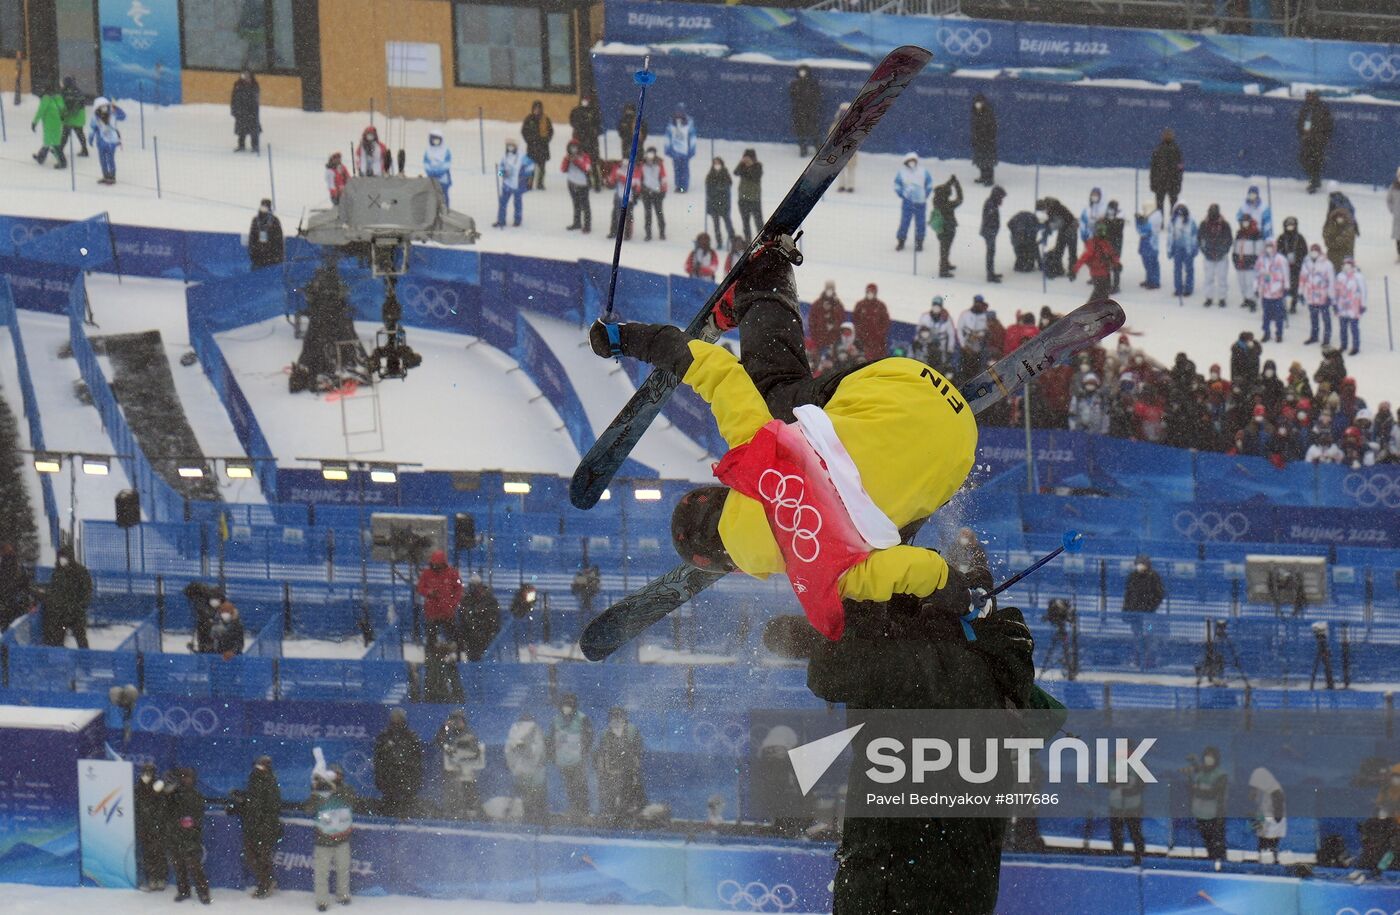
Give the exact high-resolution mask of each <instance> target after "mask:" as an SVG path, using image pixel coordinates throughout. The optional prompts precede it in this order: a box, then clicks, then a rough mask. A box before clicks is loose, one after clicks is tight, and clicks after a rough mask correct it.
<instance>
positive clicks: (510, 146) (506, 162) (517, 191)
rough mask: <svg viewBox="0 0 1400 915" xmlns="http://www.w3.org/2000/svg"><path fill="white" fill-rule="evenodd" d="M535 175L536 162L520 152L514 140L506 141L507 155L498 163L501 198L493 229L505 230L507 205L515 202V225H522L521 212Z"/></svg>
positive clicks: (492, 225)
mask: <svg viewBox="0 0 1400 915" xmlns="http://www.w3.org/2000/svg"><path fill="white" fill-rule="evenodd" d="M534 174H535V162H534V160H533V159H531V158H530V157H529V156H527V155H524V154H523V153H521V152H520V147H519V146H518V145H516V142H515V141H514V140H506V154H505V155H504V156H501V161H500V162H498V163H496V179H497V180H496V183H497V186H498V190H499V191H500V197H499V199H498V201H497V206H496V221H495V222H494V223H492V224H491V227H492V228H493V229H503V228H505V225H506V204H507V203H509V202H510V201H511V200H512V199H514V200H515V223H514V224H515V225H517V226H518V225H520V210H521V206H522V201H523V200H524V198H525V192H526V191H528V190H529V189H530V179H531V178H532V177H533V176H534Z"/></svg>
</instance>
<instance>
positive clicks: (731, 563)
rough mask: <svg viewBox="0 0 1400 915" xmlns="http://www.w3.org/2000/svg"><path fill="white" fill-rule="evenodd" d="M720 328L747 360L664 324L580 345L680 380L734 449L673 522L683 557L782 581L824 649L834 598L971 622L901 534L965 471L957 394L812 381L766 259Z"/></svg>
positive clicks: (951, 583) (883, 383)
mask: <svg viewBox="0 0 1400 915" xmlns="http://www.w3.org/2000/svg"><path fill="white" fill-rule="evenodd" d="M718 317H719V318H720V323H721V326H722V327H723V326H737V327H738V328H739V336H740V349H741V351H742V353H743V359H742V361H740V360H738V359H736V358H735V357H734V356H733V355H732V354H731V353H730V352H729V351H728V350H726V349H725V348H724V347H721V346H717V345H715V344H711V343H706V342H703V341H700V340H692V339H690V338H688V337H686V336H685V334H684V333H683V332H682V331H681V330H680V329H679V328H676V327H672V326H671V325H658V324H640V323H635V324H604V323H603V322H601V321H600V322H597V323H595V324H594V325H593V328H592V329H591V330H590V333H589V337H590V343H591V345H592V347H593V350H594V352H596V353H597V354H598V355H600V356H604V357H609V356H616V355H624V356H629V357H632V358H637V359H641V360H643V361H645V362H649V363H651V364H652V365H655V366H657V367H658V368H665V369H668V370H670V371H673V372H675V373H676V374H677V375H679V376H680V377H681V379H682V381H683V383H685V384H686V385H688V386H689V387H691V388H692V389H693V390H695V392H696V393H698V394H699V395H700V396H701V397H702V398H704V399H705V401H706V402H707V403H709V404H710V407H711V410H712V411H713V412H714V415H715V419H716V421H717V422H718V424H719V430H720V433H721V435H723V436H724V439H725V441H726V442H727V443H728V445H729V446H730V449H731V450H730V452H729V453H728V454H727V455H726V456H725V457H724V459H723V460H721V461H720V462H719V464H718V465H717V466H716V469H715V473H716V476H717V477H718V478H719V480H720V481H721V482H722V483H724V484H725V485H724V486H711V487H703V488H700V489H697V490H694V491H692V492H690V493H688V494H687V495H686V496H685V497H684V498H682V500H681V502H680V503H679V504H678V505H677V507H676V509H675V513H674V514H673V516H672V539H673V541H674V543H675V545H676V548H677V551H678V552H679V553H680V555H681V556H682V558H684V559H686V560H687V561H689V562H691V563H693V564H695V565H698V566H701V567H704V568H716V569H725V568H727V569H738V570H740V571H743V572H745V573H747V574H749V575H752V576H754V577H756V578H766V577H768V576H769V575H772V574H774V573H785V574H786V575H787V576H788V578H789V580H790V581H791V583H792V585H793V590H794V592H795V593H796V595H797V598H798V601H799V602H800V603H801V604H802V607H803V610H804V611H805V612H806V614H807V618H808V620H809V621H810V622H811V623H812V625H813V626H814V627H815V628H816V629H817V630H818V631H819V632H821V633H822V635H824V636H826V637H827V638H828V639H833V640H834V639H838V638H840V636H841V633H842V631H843V630H844V627H845V614H844V609H843V606H842V600H843V599H853V600H865V601H886V600H889V599H890V597H891V595H894V594H911V595H916V596H918V597H927V596H929V595H932V594H934V592H938V591H945V592H946V593H947V595H948V597H949V602H950V605H958V606H959V607H960V611H959V612H961V611H963V610H966V609H967V606H968V600H967V594H968V590H967V587H966V585H965V583H964V582H963V581H962V579H961V577H960V576H959V574H958V573H957V572H956V570H950V569H949V567H948V564H947V563H946V562H944V560H943V558H942V557H941V556H939V555H938V554H937V553H936V552H934V551H933V550H928V549H922V548H918V547H913V546H908V545H904V544H903V543H902V542H901V541H902V538H901V533H900V530H901V528H904V527H906V526H907V525H909V524H911V523H912V522H916V521H919V520H921V519H923V518H925V517H927V516H928V515H930V514H932V513H933V512H934V511H935V510H937V509H938V508H939V507H940V506H941V505H943V504H944V503H945V502H947V501H948V499H950V498H951V497H952V496H953V494H954V493H955V492H957V490H958V489H959V487H961V486H962V483H963V481H964V479H965V478H966V477H967V474H968V471H969V470H971V468H972V463H973V452H974V451H975V449H976V446H977V423H976V420H975V419H974V417H973V415H972V410H971V408H969V407H968V406H967V404H966V403H965V401H964V400H963V399H962V396H961V395H960V394H959V393H958V390H957V388H956V387H954V386H953V385H952V384H951V382H949V381H948V379H946V378H944V377H943V376H942V375H940V374H939V373H938V372H936V371H934V370H933V369H931V368H929V367H928V366H927V365H925V364H923V363H921V362H917V361H915V360H913V359H906V358H887V359H880V360H877V361H875V362H871V363H866V364H862V365H856V366H852V367H850V368H848V369H845V370H843V371H839V372H834V373H829V374H825V375H823V376H821V377H820V378H813V377H812V373H811V368H810V366H809V365H808V362H807V356H806V352H805V350H804V347H803V332H802V320H801V316H800V313H799V312H798V304H797V289H796V284H795V281H794V277H793V271H792V266H791V264H790V263H789V262H788V260H787V259H786V258H785V257H784V256H783V255H782V253H781V252H780V251H779V250H778V249H777V248H776V247H769V248H768V249H765V250H764V251H763V252H761V253H760V254H759V255H757V256H756V257H755V258H754V259H753V261H752V262H751V264H750V266H749V267H748V269H747V270H746V271H745V273H744V275H743V276H742V277H740V279H739V281H738V283H737V284H736V285H735V288H734V296H733V300H732V304H729V303H721V306H720V314H719V315H718ZM959 595H960V596H961V600H959Z"/></svg>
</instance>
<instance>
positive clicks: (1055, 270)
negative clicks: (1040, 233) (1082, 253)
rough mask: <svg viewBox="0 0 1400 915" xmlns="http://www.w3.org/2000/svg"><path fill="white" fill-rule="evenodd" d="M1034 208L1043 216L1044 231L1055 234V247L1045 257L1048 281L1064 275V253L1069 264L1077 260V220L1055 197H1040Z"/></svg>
mask: <svg viewBox="0 0 1400 915" xmlns="http://www.w3.org/2000/svg"><path fill="white" fill-rule="evenodd" d="M1035 208H1036V209H1037V210H1039V211H1040V212H1042V213H1044V214H1045V229H1046V231H1047V233H1048V232H1054V233H1055V247H1054V248H1052V249H1051V250H1050V251H1049V253H1048V254H1046V255H1045V275H1046V276H1047V277H1049V278H1050V279H1054V278H1055V277H1057V276H1064V275H1065V252H1066V251H1068V252H1069V262H1070V263H1071V264H1072V263H1074V262H1075V261H1076V260H1078V259H1079V252H1078V248H1079V220H1077V219H1075V218H1074V214H1073V213H1072V212H1070V209H1069V207H1067V206H1065V205H1064V204H1063V203H1061V202H1060V201H1059V199H1058V198H1056V197H1042V198H1041V199H1040V200H1037V201H1036V202H1035Z"/></svg>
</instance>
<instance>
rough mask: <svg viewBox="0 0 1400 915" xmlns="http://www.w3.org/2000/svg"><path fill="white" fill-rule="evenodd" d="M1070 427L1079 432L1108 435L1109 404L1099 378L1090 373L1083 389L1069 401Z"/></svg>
mask: <svg viewBox="0 0 1400 915" xmlns="http://www.w3.org/2000/svg"><path fill="white" fill-rule="evenodd" d="M1069 427H1070V428H1071V429H1073V430H1075V431H1078V432H1092V433H1094V434H1096V435H1107V434H1108V404H1107V403H1106V402H1105V398H1104V396H1103V392H1102V391H1101V390H1099V376H1098V375H1095V374H1094V373H1093V372H1089V373H1088V374H1087V375H1085V376H1084V381H1083V388H1082V390H1081V392H1080V393H1078V394H1075V395H1074V396H1073V397H1071V398H1070V401H1069Z"/></svg>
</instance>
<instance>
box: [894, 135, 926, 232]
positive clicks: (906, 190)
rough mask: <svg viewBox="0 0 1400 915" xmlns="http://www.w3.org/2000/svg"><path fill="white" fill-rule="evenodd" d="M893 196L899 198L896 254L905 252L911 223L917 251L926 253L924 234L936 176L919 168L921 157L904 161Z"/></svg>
mask: <svg viewBox="0 0 1400 915" xmlns="http://www.w3.org/2000/svg"><path fill="white" fill-rule="evenodd" d="M894 192H895V194H896V196H898V197H899V200H900V204H901V209H900V213H899V231H898V232H896V233H895V240H896V241H897V242H898V244H896V245H895V248H894V249H895V250H896V251H903V250H904V240H905V239H906V238H908V237H909V223H910V222H911V221H912V222H913V223H914V250H915V251H922V250H924V233H925V232H926V231H927V226H926V224H925V222H926V221H925V219H924V213H925V209H924V208H925V207H926V206H927V205H928V198H929V195H930V194H932V193H933V176H932V175H930V174H929V173H928V169H926V168H924V167H923V166H922V165H920V164H919V154H918V153H912V152H911V153H910V154H909V155H907V156H905V157H904V164H903V165H901V166H900V168H899V171H897V172H895V174H894Z"/></svg>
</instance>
